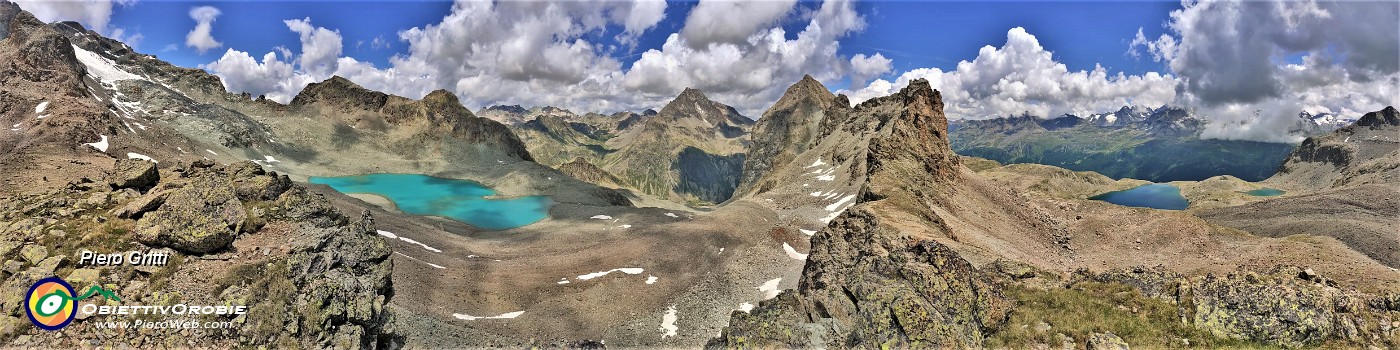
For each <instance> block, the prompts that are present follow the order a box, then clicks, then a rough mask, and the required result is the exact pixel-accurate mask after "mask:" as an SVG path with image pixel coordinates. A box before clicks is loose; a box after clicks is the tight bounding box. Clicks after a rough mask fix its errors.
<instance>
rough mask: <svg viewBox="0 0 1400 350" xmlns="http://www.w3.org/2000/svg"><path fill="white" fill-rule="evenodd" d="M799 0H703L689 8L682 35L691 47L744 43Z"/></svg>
mask: <svg viewBox="0 0 1400 350" xmlns="http://www.w3.org/2000/svg"><path fill="white" fill-rule="evenodd" d="M794 5H797V0H772V1H740V0H701V1H700V3H699V4H697V5H695V8H693V9H691V10H690V16H689V17H686V19H685V27H684V28H682V29H681V33H680V34H681V38H683V39H685V42H686V44H688V45H690V47H692V48H697V49H699V48H704V47H706V46H709V45H710V44H716V43H718V44H742V43H743V42H744V41H745V39H748V38H749V36H751V35H753V34H754V33H756V32H758V31H759V30H760V29H768V28H769V27H770V26H771V25H772V24H774V23H777V22H778V20H780V19H782V18H783V16H786V15H787V14H788V12H791V11H792V9H793V6H794Z"/></svg>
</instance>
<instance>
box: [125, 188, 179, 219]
mask: <svg viewBox="0 0 1400 350" xmlns="http://www.w3.org/2000/svg"><path fill="white" fill-rule="evenodd" d="M169 195H170V192H151V193H147V194H146V195H144V196H141V197H137V198H136V199H135V200H132V201H130V202H127V203H126V204H125V205H122V206H121V207H118V208H117V209H113V210H112V215H116V216H117V217H118V218H122V219H137V218H140V217H141V215H143V214H145V213H146V212H149V211H152V210H156V208H160V205H161V204H165V197H166V196H169Z"/></svg>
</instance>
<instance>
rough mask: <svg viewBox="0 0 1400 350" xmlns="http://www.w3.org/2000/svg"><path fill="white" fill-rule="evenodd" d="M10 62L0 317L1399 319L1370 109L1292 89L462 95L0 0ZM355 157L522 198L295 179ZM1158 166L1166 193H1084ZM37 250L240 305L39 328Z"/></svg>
mask: <svg viewBox="0 0 1400 350" xmlns="http://www.w3.org/2000/svg"><path fill="white" fill-rule="evenodd" d="M0 62H5V63H3V64H0V125H4V126H7V127H4V128H0V168H3V169H4V171H3V173H0V265H3V269H0V270H2V271H0V284H3V285H5V286H6V287H5V288H9V289H10V290H14V291H15V292H13V293H10V292H6V293H8V294H0V296H3V298H0V344H3V345H4V346H5V347H88V346H101V347H150V346H155V347H174V348H182V347H250V348H389V349H397V348H526V347H530V348H534V347H540V348H604V347H617V348H697V347H705V348H877V347H878V348H984V347H986V348H1052V347H1069V348H1092V349H1099V348H1113V347H1112V346H1116V345H1122V346H1121V347H1118V348H1127V347H1128V346H1129V345H1131V347H1134V348H1193V347H1196V348H1368V347H1369V348H1397V347H1400V270H1397V269H1400V250H1398V249H1400V235H1397V234H1396V232H1400V205H1398V203H1400V114H1397V111H1396V109H1395V108H1393V107H1386V108H1385V109H1383V110H1380V111H1375V112H1370V113H1367V114H1365V115H1364V116H1362V117H1360V118H1357V119H1355V120H1349V119H1345V118H1341V117H1339V116H1335V115H1331V114H1325V115H1323V114H1318V115H1312V114H1304V115H1300V116H1299V123H1300V124H1298V125H1297V126H1296V127H1295V128H1294V129H1295V130H1296V132H1297V133H1298V135H1299V136H1307V138H1306V139H1305V140H1304V141H1302V142H1301V144H1299V145H1294V144H1284V143H1264V142H1254V141H1231V140H1215V139H1202V138H1201V132H1202V128H1203V127H1202V125H1203V123H1206V121H1204V119H1197V118H1196V117H1195V116H1194V115H1193V113H1194V112H1193V111H1189V110H1186V109H1180V108H1174V107H1161V108H1156V109H1153V108H1144V107H1123V108H1122V109H1120V110H1118V111H1116V112H1112V113H1100V114H1093V115H1090V116H1089V117H1087V118H1079V117H1076V116H1071V115H1066V116H1063V117H1060V118H1055V119H1048V120H1047V119H1038V118H1036V117H1034V116H1029V115H1025V116H1020V117H1010V118H1000V119H989V120H966V119H956V118H951V117H950V116H949V115H948V114H945V113H947V112H946V111H947V110H950V109H949V108H950V105H951V104H952V103H953V101H945V98H952V97H947V96H953V95H952V94H945V93H944V92H942V91H940V90H939V89H938V88H936V87H937V85H935V84H936V82H930V80H925V79H913V80H910V81H909V82H908V84H907V85H906V86H903V87H902V88H899V89H897V90H895V91H894V92H892V93H889V94H885V95H882V96H878V97H874V98H870V99H868V100H863V101H859V102H858V103H852V98H851V97H850V96H848V95H847V94H844V93H843V94H838V93H835V92H833V89H832V88H831V87H829V86H828V85H826V84H824V83H823V82H822V81H819V80H818V79H817V78H815V77H813V76H812V75H805V76H803V77H802V78H801V79H798V80H796V81H773V82H772V84H791V85H786V86H787V88H786V89H785V90H783V91H782V94H781V96H780V97H778V98H777V99H776V100H773V101H772V104H771V105H769V106H768V107H767V108H766V109H763V110H762V112H761V113H759V114H756V115H758V117H757V118H756V119H752V118H750V117H749V116H745V115H741V114H740V112H739V109H736V108H735V107H733V106H731V105H728V104H725V103H724V102H723V101H719V99H721V98H720V97H721V96H725V95H720V94H707V92H705V91H701V90H698V89H695V88H683V89H682V88H678V90H680V91H681V92H680V93H679V94H677V95H675V96H674V98H670V99H669V101H668V102H666V103H664V104H663V105H661V106H657V107H656V108H655V109H646V110H643V111H640V112H632V111H619V112H612V113H610V114H604V113H601V112H575V111H571V110H567V109H563V108H559V107H549V106H539V107H529V108H527V107H523V106H520V105H509V104H501V105H493V106H488V107H484V108H480V109H479V110H477V111H475V112H473V111H472V110H470V109H469V108H468V107H467V106H469V105H471V103H469V102H473V101H467V100H464V99H463V98H462V97H461V96H460V95H459V94H457V93H454V92H453V91H449V90H433V91H431V92H429V93H427V94H426V95H423V97H422V98H416V99H415V98H410V97H405V96H397V95H394V94H390V93H386V92H380V91H375V90H373V89H370V88H366V87H365V86H362V85H360V84H357V83H356V82H355V81H353V80H354V79H352V78H347V77H342V76H332V77H330V78H328V79H325V80H322V81H318V82H313V83H310V84H309V85H307V86H306V87H305V88H304V89H302V90H301V91H300V92H299V93H297V94H295V96H293V97H292V98H291V99H290V101H288V102H287V103H279V102H277V101H273V100H270V99H268V98H267V97H266V96H251V95H249V94H246V93H232V92H229V90H227V89H226V86H227V85H226V83H225V81H224V80H222V79H221V77H219V76H216V75H213V74H210V73H208V72H206V71H205V70H202V69H192V68H182V67H179V66H176V65H173V64H171V63H168V62H165V61H162V60H160V59H158V58H157V57H156V56H154V55H149V54H144V53H140V52H137V51H136V50H135V49H133V48H132V47H130V46H128V45H127V44H124V43H122V42H121V41H118V40H114V39H111V38H108V37H106V36H103V35H101V34H99V33H98V32H97V31H92V30H88V29H86V28H84V27H83V26H82V25H81V24H78V23H76V22H54V23H47V24H46V23H43V22H42V21H39V20H38V19H37V18H35V17H34V15H32V14H31V13H29V12H26V11H24V10H21V9H20V7H19V5H15V4H13V3H10V2H7V1H3V0H0ZM817 76H821V75H817ZM828 83H831V84H833V85H832V86H839V85H835V84H840V83H839V82H828ZM667 96H670V95H667ZM712 96H713V97H715V99H712V98H711V97H712ZM945 103H948V104H949V105H945ZM745 111H746V112H745V113H748V112H747V111H748V110H747V109H746V110H745ZM373 174H397V175H414V176H421V178H419V177H415V179H417V180H418V181H422V182H424V183H425V184H429V185H442V186H441V187H424V188H433V189H434V191H439V192H442V193H421V194H419V195H421V196H417V197H414V196H413V195H414V194H413V193H409V194H407V195H408V196H409V197H413V199H420V198H419V197H425V198H428V197H429V195H438V196H441V197H442V198H449V199H447V200H440V199H432V198H437V197H431V198H428V199H421V200H422V201H424V203H426V204H424V205H427V206H436V207H434V208H435V209H443V208H450V207H451V206H453V205H456V203H453V202H452V201H453V200H454V199H452V198H461V197H462V196H468V197H473V198H481V199H484V200H510V199H521V198H526V197H530V198H535V197H538V198H543V199H545V200H543V201H541V203H545V204H544V205H543V206H542V208H543V209H542V210H543V211H544V213H543V214H544V218H543V219H539V220H537V221H533V222H530V223H527V224H523V225H507V226H503V227H502V228H500V229H484V228H482V227H476V226H473V225H471V224H468V223H467V221H469V220H454V219H452V218H448V217H443V216H435V215H414V214H410V213H408V211H409V210H407V209H405V208H406V206H405V205H403V204H404V203H401V202H396V201H395V199H391V198H389V196H382V195H375V194H373V193H355V192H348V193H342V192H341V190H338V189H339V187H333V186H329V185H324V184H319V183H322V182H317V183H313V181H312V179H313V178H318V179H319V178H341V179H347V178H348V180H343V181H347V182H353V181H360V180H358V178H355V177H358V176H362V175H373ZM452 181H464V182H467V183H469V184H473V186H468V187H470V188H471V189H473V190H483V189H484V190H486V191H489V192H490V194H488V195H480V194H471V193H457V192H459V191H461V192H469V191H468V190H460V188H463V187H455V186H447V184H448V183H449V182H452ZM1147 184H1165V185H1170V186H1172V187H1173V188H1175V189H1178V190H1179V192H1180V195H1181V197H1182V198H1184V200H1185V201H1187V202H1189V206H1187V207H1186V208H1185V209H1184V210H1159V209H1149V208H1140V207H1129V206H1122V205H1116V204H1112V203H1109V202H1105V201H1101V200H1095V199H1093V198H1094V197H1096V196H1099V195H1102V194H1105V193H1109V192H1114V191H1122V190H1129V189H1133V188H1136V187H1139V186H1142V185H1147ZM476 185H479V186H476ZM1260 190H1275V191H1277V194H1276V195H1258V194H1254V193H1258V192H1255V191H1260ZM453 196H457V197H453ZM480 215H487V214H480ZM83 250H102V251H106V252H125V251H128V250H132V251H137V250H139V251H160V252H164V253H168V254H170V256H171V259H172V261H174V263H172V264H170V265H167V266H164V267H147V266H91V265H84V264H82V263H79V262H78V258H77V257H78V256H80V254H81V252H82V251H83ZM49 276H61V277H62V278H63V280H66V281H67V283H71V284H72V286H71V287H76V288H74V289H76V290H79V291H83V290H88V289H89V288H93V287H96V288H97V289H104V288H106V289H111V292H115V293H117V294H119V295H120V296H121V299H120V300H111V299H108V300H105V301H104V300H102V299H100V298H101V296H94V297H92V298H89V299H86V300H75V304H74V305H75V306H78V307H79V308H81V307H82V306H85V305H133V304H138V303H139V304H141V305H160V306H170V305H176V304H182V303H189V304H200V305H246V306H248V307H249V309H250V310H251V311H249V313H247V314H244V315H240V316H231V315H227V316H226V315H200V317H198V318H197V319H198V320H199V321H213V322H228V323H229V324H231V325H232V326H231V328H227V329H220V330H205V329H200V330H193V331H189V332H160V331H159V330H149V329H145V330H141V331H130V332H128V331H126V330H114V329H107V328H104V327H105V326H103V325H104V324H106V323H104V322H105V321H108V320H115V319H118V317H116V316H115V315H80V316H77V318H76V320H74V321H73V322H72V324H71V325H68V326H67V327H68V328H65V329H64V330H62V331H58V332H51V331H47V330H43V329H40V328H38V327H35V326H33V325H31V324H30V320H28V319H26V318H25V317H26V316H25V314H26V312H27V311H24V310H26V309H27V308H33V307H34V306H32V305H30V306H27V307H26V306H25V305H24V304H25V303H26V302H25V301H26V300H27V299H26V298H25V296H24V295H22V294H21V293H20V292H22V291H23V290H25V289H26V288H30V286H31V285H32V284H34V283H37V282H38V281H39V280H40V279H41V278H44V277H49ZM70 296H71V295H70ZM75 299H77V298H75ZM29 317H31V318H32V317H33V316H32V315H31V316H29ZM152 317H157V318H158V317H159V316H152ZM36 322H37V321H36ZM196 340H199V341H205V340H207V342H203V343H197V342H196Z"/></svg>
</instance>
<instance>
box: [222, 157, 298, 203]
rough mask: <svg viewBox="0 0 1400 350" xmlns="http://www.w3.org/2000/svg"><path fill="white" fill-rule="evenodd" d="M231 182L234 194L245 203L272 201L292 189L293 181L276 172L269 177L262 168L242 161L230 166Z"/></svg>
mask: <svg viewBox="0 0 1400 350" xmlns="http://www.w3.org/2000/svg"><path fill="white" fill-rule="evenodd" d="M228 172H229V181H231V182H232V184H233V188H234V193H236V194H238V199H240V200H244V201H254V200H272V199H277V196H280V195H282V192H286V191H287V189H288V188H291V187H292V180H291V179H289V178H288V177H287V176H286V175H277V173H276V172H273V173H271V175H268V173H267V172H264V171H263V168H262V166H259V165H258V164H257V163H253V162H251V161H242V162H238V163H234V164H230V165H229V166H228Z"/></svg>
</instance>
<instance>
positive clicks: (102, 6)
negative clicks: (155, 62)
mask: <svg viewBox="0 0 1400 350" xmlns="http://www.w3.org/2000/svg"><path fill="white" fill-rule="evenodd" d="M14 2H15V3H16V4H19V7H20V8H22V9H24V10H25V11H29V13H31V14H34V17H35V18H38V19H39V20H40V21H44V22H57V21H74V22H78V23H82V24H83V26H85V27H87V28H88V29H92V30H93V31H95V32H97V33H99V34H102V35H105V36H108V37H111V38H114V39H118V40H122V39H125V40H122V41H123V42H125V43H126V44H127V45H130V46H132V47H136V46H137V45H138V44H140V41H141V39H142V38H144V36H143V35H141V34H140V33H128V32H126V30H125V29H123V28H114V27H112V26H110V24H111V22H112V11H113V10H115V9H116V6H123V7H125V6H131V5H133V4H135V3H136V0H115V1H113V0H67V1H53V0H14ZM114 5H115V6H114Z"/></svg>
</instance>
